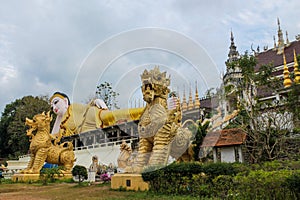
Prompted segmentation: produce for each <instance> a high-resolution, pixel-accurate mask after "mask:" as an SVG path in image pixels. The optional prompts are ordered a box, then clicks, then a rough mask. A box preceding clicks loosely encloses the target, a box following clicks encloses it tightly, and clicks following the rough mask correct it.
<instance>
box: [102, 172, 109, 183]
mask: <svg viewBox="0 0 300 200" xmlns="http://www.w3.org/2000/svg"><path fill="white" fill-rule="evenodd" d="M100 180H101V181H104V182H108V181H110V180H111V178H110V176H109V175H108V174H107V173H104V174H101V175H100Z"/></svg>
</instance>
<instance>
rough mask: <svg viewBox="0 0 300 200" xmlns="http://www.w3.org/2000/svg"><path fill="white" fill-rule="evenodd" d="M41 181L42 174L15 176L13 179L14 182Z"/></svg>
mask: <svg viewBox="0 0 300 200" xmlns="http://www.w3.org/2000/svg"><path fill="white" fill-rule="evenodd" d="M39 179H40V174H14V175H13V176H12V177H11V180H12V181H13V182H29V181H38V180H39Z"/></svg>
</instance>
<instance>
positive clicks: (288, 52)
mask: <svg viewBox="0 0 300 200" xmlns="http://www.w3.org/2000/svg"><path fill="white" fill-rule="evenodd" d="M294 49H295V51H296V52H299V53H300V41H298V40H296V41H293V42H291V43H290V45H289V46H288V47H285V48H284V54H285V56H286V62H287V63H291V62H294V52H293V51H294ZM256 58H257V63H258V64H257V65H256V67H255V71H256V72H257V71H258V69H259V67H260V66H262V65H268V64H270V63H273V65H274V67H278V66H281V65H283V59H282V54H277V51H274V50H273V49H270V50H268V51H264V52H261V53H259V54H257V56H256ZM290 70H292V69H290ZM281 74H282V71H281Z"/></svg>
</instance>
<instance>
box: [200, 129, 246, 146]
mask: <svg viewBox="0 0 300 200" xmlns="http://www.w3.org/2000/svg"><path fill="white" fill-rule="evenodd" d="M245 139H246V133H245V132H244V131H242V130H241V129H237V128H234V129H224V130H219V131H214V132H209V133H208V134H207V135H206V136H205V138H204V140H203V142H202V145H201V147H221V146H231V145H240V144H243V143H244V141H245Z"/></svg>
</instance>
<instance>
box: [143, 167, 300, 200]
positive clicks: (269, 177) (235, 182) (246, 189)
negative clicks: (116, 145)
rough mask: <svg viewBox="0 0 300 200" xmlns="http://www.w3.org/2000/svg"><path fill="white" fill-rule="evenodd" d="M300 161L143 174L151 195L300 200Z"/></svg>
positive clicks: (170, 170) (150, 171)
mask: <svg viewBox="0 0 300 200" xmlns="http://www.w3.org/2000/svg"><path fill="white" fill-rule="evenodd" d="M299 163H300V162H299V161H294V162H290V163H288V162H278V161H274V162H269V163H264V164H262V165H255V166H253V165H246V164H238V163H233V164H231V163H210V164H201V163H196V162H193V163H173V164H171V165H169V166H167V167H165V168H160V169H158V170H154V168H149V169H148V170H147V171H145V172H144V173H142V177H143V180H144V181H146V182H149V184H150V191H153V192H155V193H159V194H166V195H188V196H197V197H201V198H203V197H208V198H221V199H297V198H298V199H300V169H299V166H300V165H299ZM273 169H275V170H273Z"/></svg>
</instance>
